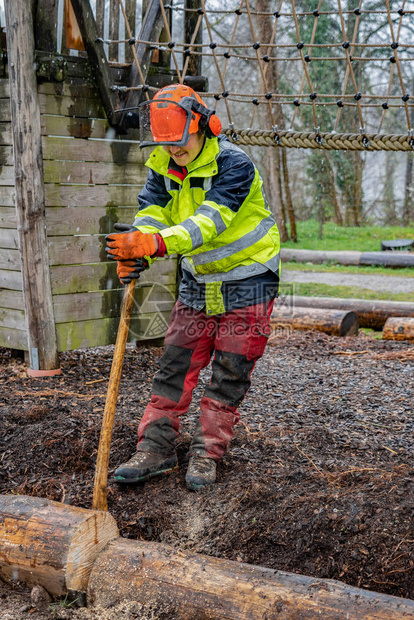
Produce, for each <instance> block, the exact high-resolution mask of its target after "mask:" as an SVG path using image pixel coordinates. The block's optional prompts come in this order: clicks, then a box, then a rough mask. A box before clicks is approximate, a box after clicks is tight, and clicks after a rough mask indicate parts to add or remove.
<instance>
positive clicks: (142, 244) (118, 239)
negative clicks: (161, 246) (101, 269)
mask: <svg viewBox="0 0 414 620" xmlns="http://www.w3.org/2000/svg"><path fill="white" fill-rule="evenodd" d="M106 244H107V245H106V252H107V256H108V258H112V259H114V260H118V261H119V260H121V261H122V260H123V261H125V260H127V261H129V260H132V259H134V258H143V257H144V256H154V254H156V252H157V245H156V239H155V235H152V234H151V233H142V232H140V231H139V230H135V231H134V232H122V233H111V234H110V235H107V237H106Z"/></svg>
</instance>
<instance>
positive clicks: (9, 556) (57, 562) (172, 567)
mask: <svg viewBox="0 0 414 620" xmlns="http://www.w3.org/2000/svg"><path fill="white" fill-rule="evenodd" d="M116 534H117V529H116V525H114V520H113V519H112V517H110V515H109V514H108V513H105V512H98V511H93V510H84V509H82V508H74V507H71V506H67V505H65V504H59V503H57V502H51V501H48V500H43V499H39V498H36V497H26V496H17V497H16V496H5V495H2V496H0V569H1V575H2V576H7V577H8V578H10V576H13V573H15V578H17V579H20V580H22V581H26V582H27V583H29V584H31V585H33V584H35V583H40V584H41V585H43V586H44V587H45V588H46V589H47V590H48V591H49V592H50V593H52V594H54V595H58V596H60V595H62V594H64V593H65V590H66V589H68V590H69V589H70V590H80V591H84V590H85V584H86V582H87V581H88V580H89V584H88V588H87V602H88V606H89V607H91V606H97V605H100V606H102V607H104V608H109V607H113V606H114V605H117V604H118V603H128V602H136V603H137V604H139V605H140V607H141V609H142V611H143V612H146V611H147V610H148V611H151V614H152V615H151V617H163V618H174V620H194V619H195V618H198V619H199V620H201V619H204V620H271V619H273V618H274V619H276V618H281V619H284V620H285V619H286V620H287V619H293V618H295V619H296V618H302V619H303V620H311V619H315V620H316V619H318V620H320V618H324V620H339V619H343V618H348V620H361V618H364V619H365V620H374V618H375V620H389V619H390V618H392V619H393V620H403V619H405V620H409V619H411V620H414V601H411V600H407V599H399V598H397V597H393V596H387V595H385V594H377V593H375V592H369V591H367V590H360V589H358V588H353V587H350V586H347V585H345V584H343V583H341V582H339V581H333V580H329V579H317V578H314V577H305V576H303V575H295V574H293V573H285V572H281V571H274V570H271V569H267V568H262V567H258V566H251V565H249V564H241V563H238V562H232V561H230V560H220V559H218V558H212V557H207V556H202V555H198V554H195V553H190V552H183V551H179V550H177V549H174V548H173V547H169V546H167V545H161V544H158V543H151V542H144V541H134V540H125V539H122V538H115V539H113V537H114V536H115V535H116ZM109 539H112V540H111V542H109V543H108V540H109ZM104 545H105V548H104V549H102V547H103V546H104ZM93 562H94V564H93V567H92V570H91V565H92V563H93ZM145 617H146V616H145Z"/></svg>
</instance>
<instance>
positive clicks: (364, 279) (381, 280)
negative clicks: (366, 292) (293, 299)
mask: <svg viewBox="0 0 414 620" xmlns="http://www.w3.org/2000/svg"><path fill="white" fill-rule="evenodd" d="M413 275H414V273H413ZM282 282H298V283H302V284H306V283H308V282H315V283H318V284H329V285H331V286H337V285H338V284H340V285H342V286H350V287H355V288H367V289H371V290H373V291H381V292H387V291H389V292H390V293H413V292H414V277H413V278H404V277H401V276H380V275H378V276H377V275H370V276H368V275H359V274H357V273H326V272H320V271H318V272H317V271H292V270H290V269H285V270H283V267H282Z"/></svg>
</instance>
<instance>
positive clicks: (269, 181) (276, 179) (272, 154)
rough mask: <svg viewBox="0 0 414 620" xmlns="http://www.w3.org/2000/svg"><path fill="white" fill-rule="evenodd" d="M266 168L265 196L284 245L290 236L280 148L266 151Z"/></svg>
mask: <svg viewBox="0 0 414 620" xmlns="http://www.w3.org/2000/svg"><path fill="white" fill-rule="evenodd" d="M264 167H265V170H266V176H265V179H264V186H265V194H266V197H267V199H268V200H269V203H270V207H271V209H272V213H273V215H274V216H275V219H276V222H277V226H278V228H279V234H280V240H281V241H282V243H283V242H284V241H287V240H288V239H289V235H288V231H287V228H286V217H285V212H284V211H285V210H284V204H283V197H282V192H281V186H282V183H281V178H280V151H279V149H278V148H274V147H271V148H269V149H267V150H266V154H265V163H264Z"/></svg>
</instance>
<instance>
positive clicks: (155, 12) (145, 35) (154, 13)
mask: <svg viewBox="0 0 414 620" xmlns="http://www.w3.org/2000/svg"><path fill="white" fill-rule="evenodd" d="M162 2H163V3H164V4H166V3H167V0H162ZM163 25H164V22H163V19H162V13H161V8H160V2H159V0H150V2H149V6H148V9H147V10H146V13H145V17H144V19H143V22H142V26H141V32H140V34H139V39H140V40H143V41H158V38H159V36H160V33H161V30H162V28H163ZM135 49H136V54H137V58H138V64H139V66H140V68H141V73H142V75H143V77H144V79H145V80H146V79H147V75H148V70H149V67H150V64H151V57H152V54H153V51H152V49H151V47H150V46H149V45H146V43H137V44H136V46H135ZM140 84H141V77H140V74H139V71H138V68H137V66H136V63H135V62H134V63H133V64H132V67H131V74H130V79H129V83H128V86H138V85H140ZM143 86H144V85H143ZM141 98H142V91H141V90H130V91H128V93H127V95H126V97H125V102H124V105H123V107H124V108H136V107H137V106H138V105H139V104H140V103H141ZM131 116H133V115H132V114H131V113H129V114H128V112H124V113H123V114H120V115H119V117H120V118H119V119H118V122H119V127H120V129H121V130H125V127H128V126H131V125H128V118H131Z"/></svg>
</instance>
